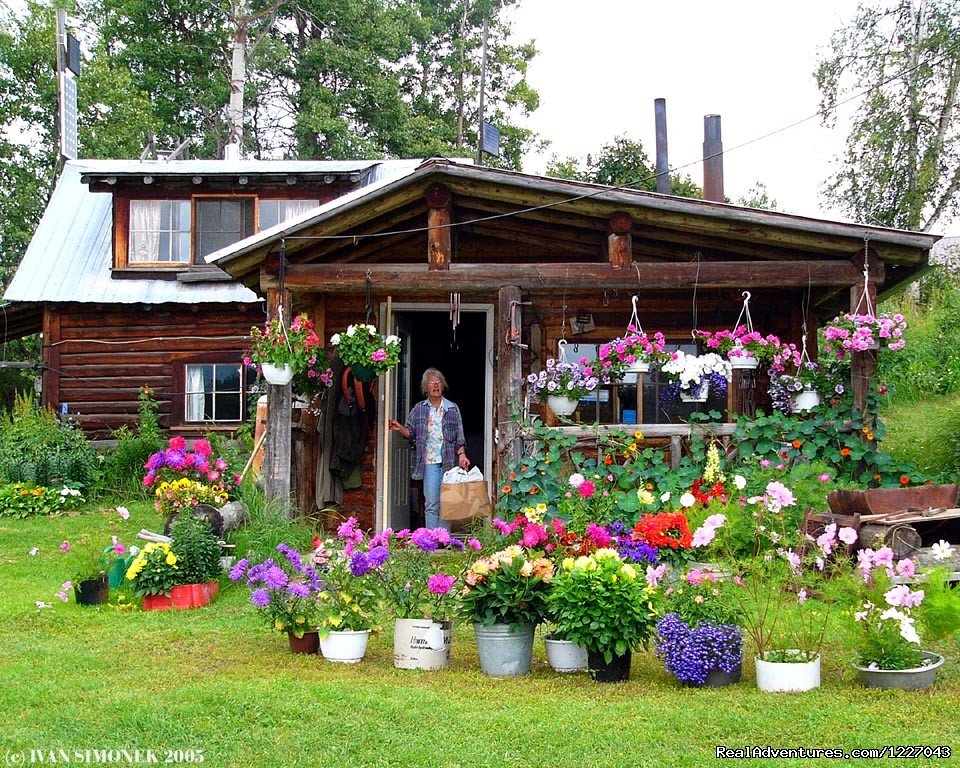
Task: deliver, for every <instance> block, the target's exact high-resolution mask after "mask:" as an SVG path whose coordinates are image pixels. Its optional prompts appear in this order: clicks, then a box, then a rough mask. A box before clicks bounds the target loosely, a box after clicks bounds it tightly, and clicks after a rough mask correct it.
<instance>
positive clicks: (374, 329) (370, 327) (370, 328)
mask: <svg viewBox="0 0 960 768" xmlns="http://www.w3.org/2000/svg"><path fill="white" fill-rule="evenodd" d="M367 333H369V334H370V335H371V336H376V335H377V327H376V326H375V325H367Z"/></svg>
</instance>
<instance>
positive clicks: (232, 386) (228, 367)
mask: <svg viewBox="0 0 960 768" xmlns="http://www.w3.org/2000/svg"><path fill="white" fill-rule="evenodd" d="M184 384H185V386H184V420H185V421H188V422H207V421H217V422H221V421H240V419H241V416H242V414H243V412H244V411H243V369H242V367H241V366H240V365H239V364H238V363H190V364H188V365H187V366H186V370H185V376H184Z"/></svg>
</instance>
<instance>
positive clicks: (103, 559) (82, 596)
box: [58, 536, 139, 605]
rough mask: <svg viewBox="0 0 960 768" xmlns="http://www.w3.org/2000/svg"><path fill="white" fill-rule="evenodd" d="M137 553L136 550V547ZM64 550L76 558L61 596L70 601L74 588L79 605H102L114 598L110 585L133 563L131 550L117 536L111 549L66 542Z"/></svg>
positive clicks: (73, 559) (79, 542) (113, 539)
mask: <svg viewBox="0 0 960 768" xmlns="http://www.w3.org/2000/svg"><path fill="white" fill-rule="evenodd" d="M133 550H134V551H133V553H132V554H136V552H137V551H139V550H137V549H136V547H134V548H133ZM60 551H61V552H64V553H66V554H68V556H69V557H70V558H71V559H72V561H73V562H72V572H71V575H70V580H69V581H67V582H64V584H62V585H61V589H60V592H59V593H58V596H60V597H61V598H62V599H64V600H65V599H66V594H67V592H68V590H70V589H71V588H72V589H73V594H74V597H75V599H76V601H77V605H102V604H103V603H106V602H107V601H108V600H109V599H110V582H111V577H112V576H113V574H114V572H116V571H119V572H120V573H121V574H122V573H123V572H125V571H126V569H127V566H128V565H129V563H130V562H131V561H132V554H131V551H130V550H128V549H127V546H126V545H125V544H122V543H121V542H120V541H119V540H118V539H117V537H116V536H113V537H112V542H111V544H110V545H109V546H106V547H102V548H101V547H100V546H99V545H95V546H94V545H90V544H88V543H87V542H82V541H74V542H73V543H71V542H69V541H64V542H63V543H61V545H60Z"/></svg>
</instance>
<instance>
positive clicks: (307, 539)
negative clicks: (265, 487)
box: [228, 478, 317, 562]
mask: <svg viewBox="0 0 960 768" xmlns="http://www.w3.org/2000/svg"><path fill="white" fill-rule="evenodd" d="M237 498H238V500H239V501H242V502H243V503H244V504H246V505H247V509H248V510H249V513H248V515H247V519H246V521H245V522H244V524H243V525H242V526H241V527H240V528H239V529H237V530H235V531H231V532H230V533H229V534H228V541H229V543H231V544H233V545H234V550H233V551H234V552H235V553H236V555H237V557H241V558H242V557H246V558H248V559H249V560H250V561H251V562H263V561H264V560H266V559H267V558H269V557H273V556H274V555H275V554H276V552H277V545H278V544H281V543H284V542H286V543H287V544H289V545H290V546H291V547H293V548H294V549H296V550H299V551H301V552H304V551H307V550H309V549H312V541H313V537H314V536H315V535H316V533H317V531H316V528H315V526H314V525H313V523H312V521H310V520H309V519H308V518H303V517H291V516H290V515H287V514H286V513H285V512H284V511H282V510H281V508H280V506H279V505H277V504H271V503H268V502H267V500H266V499H265V498H264V495H263V491H261V490H260V489H259V488H257V486H256V483H255V482H253V481H252V480H251V479H250V478H247V479H246V480H244V482H243V484H242V485H240V487H239V493H238V494H237Z"/></svg>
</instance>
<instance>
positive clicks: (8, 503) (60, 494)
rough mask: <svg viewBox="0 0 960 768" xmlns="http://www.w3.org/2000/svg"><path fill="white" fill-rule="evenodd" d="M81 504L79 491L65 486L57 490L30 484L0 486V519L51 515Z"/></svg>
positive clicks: (81, 499) (81, 497)
mask: <svg viewBox="0 0 960 768" xmlns="http://www.w3.org/2000/svg"><path fill="white" fill-rule="evenodd" d="M82 503H83V496H81V495H80V491H77V490H74V489H72V488H67V487H66V486H64V487H63V488H60V489H59V490H58V489H56V488H49V487H47V486H43V485H32V484H30V483H10V484H8V485H4V486H0V517H20V518H23V517H30V516H31V515H51V514H55V513H57V512H60V511H62V510H64V509H69V508H70V507H71V505H76V504H82Z"/></svg>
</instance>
